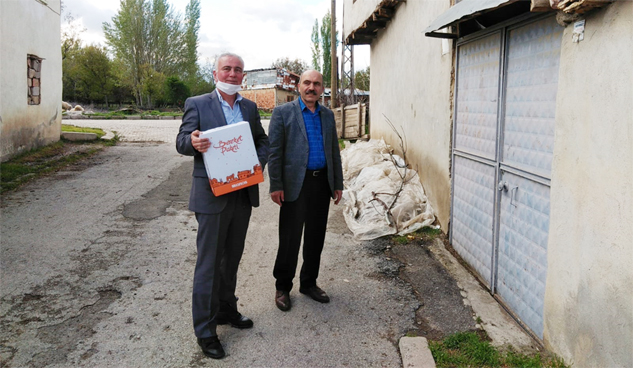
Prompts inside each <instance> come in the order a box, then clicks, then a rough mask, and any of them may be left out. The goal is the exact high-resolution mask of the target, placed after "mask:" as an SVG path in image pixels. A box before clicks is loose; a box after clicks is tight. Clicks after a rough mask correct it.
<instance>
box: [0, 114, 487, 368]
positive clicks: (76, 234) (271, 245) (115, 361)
mask: <svg viewBox="0 0 633 368" xmlns="http://www.w3.org/2000/svg"><path fill="white" fill-rule="evenodd" d="M134 122H135V121H107V120H102V121H76V120H74V121H71V122H70V123H72V124H75V125H83V126H95V127H101V128H106V129H110V130H115V131H117V132H118V133H119V135H121V136H122V142H121V143H120V144H119V145H117V146H114V147H109V148H106V149H105V150H104V151H103V152H101V153H100V154H98V155H96V156H94V157H93V158H91V159H89V160H88V161H86V162H83V163H81V164H78V165H76V166H74V167H72V168H69V169H68V170H66V171H63V172H58V173H56V174H54V175H52V176H49V177H46V178H43V179H40V180H38V181H35V182H33V183H31V184H29V185H27V186H25V187H23V188H21V189H20V190H19V191H17V192H12V193H9V194H6V195H4V196H3V197H2V204H1V210H2V215H1V227H0V234H1V257H0V261H1V268H0V277H1V300H0V317H1V320H0V358H1V360H2V364H1V365H2V366H3V367H5V366H6V367H44V366H47V367H71V366H72V367H77V366H79V367H198V366H209V367H213V366H222V367H236V366H239V367H344V366H346V367H379V366H387V367H398V366H401V365H402V361H401V356H400V352H399V350H398V340H399V338H400V337H402V336H404V335H406V334H407V332H408V331H416V333H418V334H421V335H422V336H428V337H431V338H440V337H442V336H444V335H446V334H447V333H451V332H455V331H459V330H466V329H473V328H475V323H474V320H473V312H472V310H471V309H470V307H469V306H467V305H465V304H468V303H465V302H464V301H463V297H462V295H460V292H462V293H463V290H460V289H459V288H458V287H457V283H456V282H455V280H453V278H452V277H451V276H450V275H449V273H448V272H447V271H446V270H445V269H444V268H443V267H442V266H441V265H440V263H439V262H438V261H436V260H435V258H434V257H433V256H431V254H430V253H429V252H428V251H427V250H426V249H423V247H420V246H419V245H418V246H415V245H408V246H404V245H403V246H401V247H395V246H394V247H391V245H392V244H391V243H389V242H388V241H385V240H379V241H374V242H364V243H357V242H354V241H353V240H352V236H351V233H350V232H349V230H348V229H347V227H346V225H345V221H344V219H343V216H342V213H341V208H340V206H331V213H330V221H329V225H328V233H327V237H326V245H325V249H324V252H323V261H322V268H321V273H320V278H319V283H320V286H321V287H322V288H323V289H325V290H326V291H327V292H328V294H329V295H330V297H331V299H332V301H331V303H330V304H319V303H317V302H314V301H312V300H311V299H309V298H307V297H305V296H304V295H301V294H299V293H298V291H297V290H293V291H292V292H291V298H292V301H293V308H292V310H291V311H290V312H287V313H284V312H281V311H279V310H278V309H277V308H276V307H275V305H274V302H273V296H274V292H275V287H274V279H273V277H272V266H273V262H274V258H275V254H276V245H277V216H278V208H277V207H276V205H275V204H274V203H273V202H272V201H271V200H270V198H269V196H268V194H267V193H268V184H267V180H266V181H265V182H264V184H263V185H261V186H260V194H261V196H262V197H261V202H262V205H261V206H260V207H259V208H257V209H255V210H254V211H253V215H252V219H251V224H250V228H249V233H248V236H247V241H246V249H245V253H244V257H243V259H242V263H241V264H240V270H239V273H238V288H237V295H238V297H239V298H240V299H239V302H238V304H239V308H240V311H241V312H242V313H243V314H244V315H246V316H248V317H250V318H252V319H253V320H254V322H255V326H254V328H253V329H249V330H237V329H233V328H230V327H228V326H220V327H219V330H218V334H219V337H220V339H221V341H222V342H223V344H224V347H225V350H226V351H227V354H228V356H227V357H226V358H225V359H223V360H221V361H213V360H210V359H208V358H206V357H205V356H204V355H203V354H202V353H201V352H200V350H199V348H198V346H197V344H196V341H195V337H194V335H193V329H192V326H191V288H192V276H193V269H194V265H195V259H196V250H195V236H196V229H197V223H196V221H195V218H194V217H193V214H192V213H191V212H189V211H188V210H187V201H188V194H189V186H190V181H191V168H192V159H191V158H190V157H184V156H181V155H179V154H178V153H176V151H175V148H174V143H173V142H174V139H175V135H176V133H177V130H178V125H179V121H175V120H171V121H169V120H167V121H156V122H152V121H142V122H141V123H136V124H135V123H134ZM474 284H476V282H475V283H474Z"/></svg>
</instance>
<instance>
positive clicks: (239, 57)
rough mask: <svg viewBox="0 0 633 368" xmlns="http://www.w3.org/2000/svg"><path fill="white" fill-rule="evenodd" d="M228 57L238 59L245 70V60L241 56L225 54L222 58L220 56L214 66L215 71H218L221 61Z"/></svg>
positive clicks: (221, 55) (222, 54) (230, 53)
mask: <svg viewBox="0 0 633 368" xmlns="http://www.w3.org/2000/svg"><path fill="white" fill-rule="evenodd" d="M227 56H230V57H234V58H237V59H238V60H239V61H240V63H242V68H244V59H242V57H241V56H239V55H238V54H234V53H232V52H223V53H221V54H220V56H218V57H217V58H216V59H215V65H214V66H213V70H218V65H219V64H220V59H222V58H223V57H227Z"/></svg>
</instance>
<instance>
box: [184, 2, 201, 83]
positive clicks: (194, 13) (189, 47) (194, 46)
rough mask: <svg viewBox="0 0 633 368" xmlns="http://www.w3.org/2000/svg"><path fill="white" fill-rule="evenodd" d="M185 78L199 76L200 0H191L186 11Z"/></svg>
mask: <svg viewBox="0 0 633 368" xmlns="http://www.w3.org/2000/svg"><path fill="white" fill-rule="evenodd" d="M185 14H186V15H185V46H186V55H185V60H184V65H183V66H184V71H185V79H187V80H192V79H193V78H197V77H198V70H199V68H198V33H199V31H200V0H191V1H189V4H187V9H186V12H185Z"/></svg>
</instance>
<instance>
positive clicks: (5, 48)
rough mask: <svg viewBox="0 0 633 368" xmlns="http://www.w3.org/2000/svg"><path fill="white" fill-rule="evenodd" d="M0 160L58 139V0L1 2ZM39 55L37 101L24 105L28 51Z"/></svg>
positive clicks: (26, 93)
mask: <svg viewBox="0 0 633 368" xmlns="http://www.w3.org/2000/svg"><path fill="white" fill-rule="evenodd" d="M0 49H1V50H2V52H1V53H0V85H1V88H0V130H1V134H0V147H1V148H0V150H1V151H0V159H1V160H2V161H5V160H7V159H8V158H10V157H11V156H13V155H15V154H17V153H19V152H22V151H24V150H28V149H31V148H34V147H38V146H42V145H45V144H48V143H51V142H55V141H57V140H59V136H60V131H61V99H62V60H61V47H60V0H46V1H37V0H19V1H18V0H2V1H0ZM28 54H32V55H36V56H38V57H40V58H42V59H44V60H43V61H42V71H41V79H40V81H41V101H42V102H41V103H40V104H39V105H28V103H27V96H28V90H27V55H28Z"/></svg>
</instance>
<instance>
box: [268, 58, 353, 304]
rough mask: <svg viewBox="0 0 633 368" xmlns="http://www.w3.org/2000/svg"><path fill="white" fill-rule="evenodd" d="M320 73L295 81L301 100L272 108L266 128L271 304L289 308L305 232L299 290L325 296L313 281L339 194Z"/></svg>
mask: <svg viewBox="0 0 633 368" xmlns="http://www.w3.org/2000/svg"><path fill="white" fill-rule="evenodd" d="M323 88H324V87H323V75H321V73H319V72H317V71H315V70H308V71H306V72H304V73H303V74H302V75H301V79H300V80H299V94H300V98H299V99H297V100H295V101H293V102H290V103H287V104H284V105H282V106H279V107H277V108H275V110H273V115H272V117H271V121H270V126H269V135H270V156H269V159H268V174H269V177H270V197H271V199H272V200H273V201H274V202H275V203H277V204H278V205H279V206H280V207H281V208H280V211H279V249H278V251H277V258H276V260H275V267H274V269H273V276H274V277H275V279H276V281H275V288H276V292H275V305H277V307H278V308H279V309H281V310H282V311H288V310H290V307H291V302H290V290H291V289H292V286H293V283H292V279H293V278H294V276H295V272H296V268H297V258H298V256H299V247H300V245H301V236H302V234H303V265H302V266H301V273H300V275H299V282H300V285H299V292H300V293H302V294H306V295H308V296H309V297H310V298H312V299H314V300H316V301H318V302H320V303H328V302H329V301H330V298H329V296H328V295H327V294H326V293H325V291H323V290H322V289H321V288H320V287H319V286H317V277H318V276H319V267H320V264H321V252H322V250H323V242H324V241H325V231H326V226H327V219H328V210H329V208H330V198H333V199H334V204H338V203H339V201H340V200H341V196H342V193H343V170H342V167H341V155H340V152H339V147H338V138H337V135H336V123H335V121H334V114H333V113H332V111H331V110H329V109H328V108H326V107H325V106H322V105H320V104H319V97H320V96H321V93H323Z"/></svg>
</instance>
